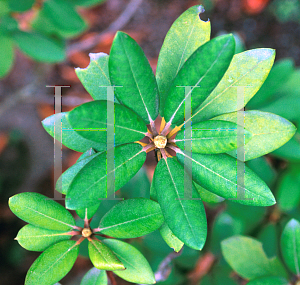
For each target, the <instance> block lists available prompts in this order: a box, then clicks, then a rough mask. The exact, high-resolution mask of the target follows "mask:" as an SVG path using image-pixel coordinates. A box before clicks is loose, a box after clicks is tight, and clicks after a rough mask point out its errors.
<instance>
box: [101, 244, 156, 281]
mask: <svg viewBox="0 0 300 285" xmlns="http://www.w3.org/2000/svg"><path fill="white" fill-rule="evenodd" d="M103 242H104V243H105V244H106V245H107V246H108V247H109V248H110V249H111V250H112V251H113V252H114V253H115V255H116V256H117V257H118V258H119V260H120V261H121V262H122V263H123V264H124V266H125V268H126V270H122V271H121V270H118V271H114V273H115V274H116V275H118V276H119V277H121V278H123V279H124V280H126V281H129V282H132V283H146V284H154V283H155V278H154V274H153V272H152V269H151V267H150V265H149V263H148V261H147V260H146V258H145V257H144V256H143V255H142V254H141V253H140V252H139V251H138V250H137V249H136V248H135V247H133V246H132V245H130V244H128V243H126V242H122V241H119V240H115V239H105V240H103Z"/></svg>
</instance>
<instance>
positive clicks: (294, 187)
mask: <svg viewBox="0 0 300 285" xmlns="http://www.w3.org/2000/svg"><path fill="white" fill-rule="evenodd" d="M299 170H300V169H299V167H297V166H295V167H294V168H292V169H289V170H288V171H287V172H286V173H284V174H283V175H282V177H281V178H280V180H279V183H278V186H277V187H278V189H277V195H276V197H277V201H278V206H279V208H280V209H281V210H282V211H291V210H294V209H296V208H297V207H298V206H299V203H300V191H299V185H300V171H299Z"/></svg>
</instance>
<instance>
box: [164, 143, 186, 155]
mask: <svg viewBox="0 0 300 285" xmlns="http://www.w3.org/2000/svg"><path fill="white" fill-rule="evenodd" d="M167 147H168V148H170V149H171V150H174V151H175V152H176V153H180V154H183V152H182V150H181V149H180V148H179V147H177V146H174V145H172V144H170V143H168V144H167Z"/></svg>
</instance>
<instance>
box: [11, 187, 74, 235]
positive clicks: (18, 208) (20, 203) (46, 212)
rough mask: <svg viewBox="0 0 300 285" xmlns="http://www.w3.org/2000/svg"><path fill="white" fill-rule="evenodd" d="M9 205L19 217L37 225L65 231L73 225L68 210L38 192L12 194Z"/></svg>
mask: <svg viewBox="0 0 300 285" xmlns="http://www.w3.org/2000/svg"><path fill="white" fill-rule="evenodd" d="M9 207H10V209H11V211H12V212H13V213H14V214H15V215H16V216H18V217H19V218H20V219H22V220H24V221H25V222H27V223H30V224H33V225H35V226H37V227H42V228H47V229H50V230H60V231H65V230H66V231H67V230H70V229H72V227H73V226H74V225H75V221H74V219H73V217H72V215H71V214H70V213H69V211H67V210H66V209H65V208H64V207H63V206H62V205H60V204H58V203H57V202H55V201H53V200H50V199H49V198H47V197H46V196H43V195H41V194H38V193H33V192H25V193H20V194H17V195H15V196H12V197H11V198H10V199H9Z"/></svg>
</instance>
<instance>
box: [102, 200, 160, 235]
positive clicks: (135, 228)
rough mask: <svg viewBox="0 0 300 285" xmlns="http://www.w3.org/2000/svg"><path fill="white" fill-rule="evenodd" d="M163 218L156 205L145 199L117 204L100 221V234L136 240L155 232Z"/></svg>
mask: <svg viewBox="0 0 300 285" xmlns="http://www.w3.org/2000/svg"><path fill="white" fill-rule="evenodd" d="M163 221H164V218H163V215H162V213H161V209H160V206H159V204H158V203H156V202H155V201H151V200H149V199H145V198H136V199H129V200H125V201H122V202H120V203H118V204H117V205H116V206H114V207H113V208H112V209H111V210H110V211H109V212H107V214H106V215H105V216H104V217H103V218H102V219H101V221H100V225H99V230H100V232H101V233H103V234H105V235H108V236H112V237H115V238H136V237H140V236H143V235H146V234H149V233H151V232H153V231H155V230H157V229H158V228H159V227H160V226H161V225H162V223H163Z"/></svg>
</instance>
